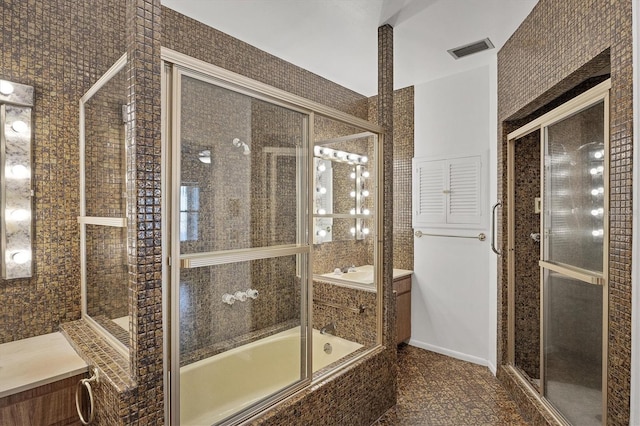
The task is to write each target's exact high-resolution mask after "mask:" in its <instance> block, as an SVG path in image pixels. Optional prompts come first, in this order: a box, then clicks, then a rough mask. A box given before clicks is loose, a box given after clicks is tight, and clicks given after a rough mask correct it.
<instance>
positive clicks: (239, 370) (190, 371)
mask: <svg viewBox="0 0 640 426" xmlns="http://www.w3.org/2000/svg"><path fill="white" fill-rule="evenodd" d="M326 344H329V345H331V353H329V354H328V353H325V351H324V348H325V345H326ZM362 347H363V346H362V345H360V344H358V343H354V342H350V341H348V340H345V339H342V338H340V337H336V336H332V335H328V334H325V335H322V334H320V332H319V331H318V330H313V367H312V369H313V371H314V372H315V371H318V370H320V369H321V368H323V367H326V366H327V365H329V364H331V363H333V362H335V361H337V360H339V359H340V358H343V357H344V356H346V355H348V354H350V353H352V352H354V351H356V350H358V349H360V348H362ZM299 379H300V327H295V328H292V329H289V330H286V331H283V332H280V333H278V334H274V335H272V336H269V337H266V338H264V339H261V340H258V341H256V342H252V343H249V344H247V345H244V346H240V347H238V348H234V349H232V350H229V351H226V352H223V353H221V354H218V355H215V356H212V357H210V358H206V359H203V360H201V361H197V362H194V363H192V364H189V365H185V366H184V367H181V368H180V424H181V425H183V426H186V425H199V426H200V425H211V424H213V423H216V422H219V421H221V420H223V419H224V418H226V417H229V416H231V415H232V414H234V413H237V412H239V411H241V410H242V409H244V408H246V407H248V406H249V405H251V404H253V403H255V402H257V401H259V400H261V399H263V398H264V397H266V396H268V395H271V394H273V393H275V392H277V391H278V390H280V389H282V388H283V387H286V386H288V385H290V384H293V383H295V382H296V381H298V380H299Z"/></svg>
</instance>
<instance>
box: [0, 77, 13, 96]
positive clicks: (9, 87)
mask: <svg viewBox="0 0 640 426" xmlns="http://www.w3.org/2000/svg"><path fill="white" fill-rule="evenodd" d="M0 93H2V94H3V95H5V96H8V95H10V94H12V93H13V84H11V83H9V82H8V81H5V80H0Z"/></svg>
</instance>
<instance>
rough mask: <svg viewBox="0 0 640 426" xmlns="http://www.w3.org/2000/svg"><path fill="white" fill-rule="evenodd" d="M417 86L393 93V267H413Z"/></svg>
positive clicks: (374, 109) (372, 110)
mask: <svg viewBox="0 0 640 426" xmlns="http://www.w3.org/2000/svg"><path fill="white" fill-rule="evenodd" d="M377 99H378V97H377V96H374V97H372V98H371V102H370V104H369V121H373V122H375V121H376V119H377V114H378V104H377ZM413 118H414V88H413V86H410V87H405V88H404V89H398V90H395V91H394V92H393V267H394V268H399V269H408V270H413V224H412V215H411V184H412V182H411V173H412V166H411V160H412V159H413V153H414V149H413V146H414V140H413V134H414V123H413Z"/></svg>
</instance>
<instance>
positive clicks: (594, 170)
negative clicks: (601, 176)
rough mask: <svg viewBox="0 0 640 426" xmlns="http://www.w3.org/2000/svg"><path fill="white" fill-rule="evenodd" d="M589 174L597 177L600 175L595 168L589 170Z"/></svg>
mask: <svg viewBox="0 0 640 426" xmlns="http://www.w3.org/2000/svg"><path fill="white" fill-rule="evenodd" d="M589 173H591V174H592V175H595V174H597V173H598V169H596V168H595V167H594V168H593V169H591V170H589Z"/></svg>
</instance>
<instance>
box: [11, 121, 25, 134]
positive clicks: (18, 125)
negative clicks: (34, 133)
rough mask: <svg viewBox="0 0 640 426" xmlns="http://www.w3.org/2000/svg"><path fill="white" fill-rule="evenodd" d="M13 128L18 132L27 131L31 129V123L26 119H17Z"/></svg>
mask: <svg viewBox="0 0 640 426" xmlns="http://www.w3.org/2000/svg"><path fill="white" fill-rule="evenodd" d="M11 128H12V129H13V130H14V131H15V132H16V133H26V132H27V131H28V130H29V125H28V124H27V123H25V122H24V121H20V120H17V121H14V122H13V124H12V125H11Z"/></svg>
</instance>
